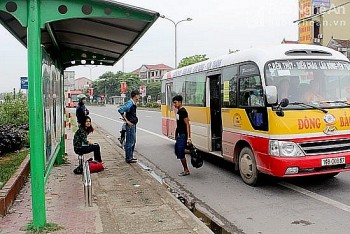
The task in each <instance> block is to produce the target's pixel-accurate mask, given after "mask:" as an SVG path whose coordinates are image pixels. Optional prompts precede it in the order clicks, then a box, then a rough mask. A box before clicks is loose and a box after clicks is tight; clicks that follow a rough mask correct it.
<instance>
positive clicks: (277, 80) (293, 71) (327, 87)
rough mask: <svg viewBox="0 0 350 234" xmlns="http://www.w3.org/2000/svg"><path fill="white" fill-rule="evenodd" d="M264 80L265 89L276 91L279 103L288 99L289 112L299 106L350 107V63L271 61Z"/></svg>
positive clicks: (331, 61)
mask: <svg viewBox="0 0 350 234" xmlns="http://www.w3.org/2000/svg"><path fill="white" fill-rule="evenodd" d="M265 80H266V85H273V86H276V87H277V91H278V101H280V100H281V99H283V98H288V100H289V103H290V105H289V106H288V107H289V108H294V107H295V105H299V104H300V103H305V104H311V105H315V106H322V107H332V106H337V107H340V106H349V104H350V63H349V62H347V61H334V60H301V59H300V60H298V59H296V60H276V61H270V62H268V63H266V66H265ZM293 106H294V107H293Z"/></svg>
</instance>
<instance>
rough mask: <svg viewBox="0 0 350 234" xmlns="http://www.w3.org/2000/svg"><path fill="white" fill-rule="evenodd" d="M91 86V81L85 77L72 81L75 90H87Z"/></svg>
mask: <svg viewBox="0 0 350 234" xmlns="http://www.w3.org/2000/svg"><path fill="white" fill-rule="evenodd" d="M91 85H92V80H91V79H89V78H86V77H80V78H77V79H75V80H74V87H75V89H76V90H87V89H88V88H89V87H90V86H91Z"/></svg>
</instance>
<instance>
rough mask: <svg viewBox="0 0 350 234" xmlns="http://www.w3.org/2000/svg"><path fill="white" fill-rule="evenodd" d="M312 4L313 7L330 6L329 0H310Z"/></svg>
mask: <svg viewBox="0 0 350 234" xmlns="http://www.w3.org/2000/svg"><path fill="white" fill-rule="evenodd" d="M312 5H313V6H314V7H324V8H330V7H331V0H312Z"/></svg>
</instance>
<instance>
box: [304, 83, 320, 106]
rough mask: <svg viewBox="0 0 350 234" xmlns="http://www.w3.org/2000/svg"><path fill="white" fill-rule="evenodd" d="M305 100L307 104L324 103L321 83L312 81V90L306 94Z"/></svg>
mask: <svg viewBox="0 0 350 234" xmlns="http://www.w3.org/2000/svg"><path fill="white" fill-rule="evenodd" d="M303 98H304V100H305V101H306V102H320V101H324V98H323V97H322V96H321V95H320V83H319V82H317V81H316V80H311V81H310V90H309V91H308V92H305V94H304V96H303Z"/></svg>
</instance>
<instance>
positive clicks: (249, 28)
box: [0, 0, 298, 93]
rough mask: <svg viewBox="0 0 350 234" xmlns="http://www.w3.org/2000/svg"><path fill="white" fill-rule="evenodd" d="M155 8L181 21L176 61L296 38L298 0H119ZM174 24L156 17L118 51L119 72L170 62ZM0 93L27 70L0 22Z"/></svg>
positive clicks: (86, 72)
mask: <svg viewBox="0 0 350 234" xmlns="http://www.w3.org/2000/svg"><path fill="white" fill-rule="evenodd" d="M119 2H123V3H127V4H129V5H134V6H138V7H142V8H145V9H149V10H153V11H157V12H159V13H160V14H161V15H165V16H166V17H168V18H170V19H172V20H174V21H175V22H177V21H179V20H183V19H186V18H188V17H190V18H192V19H193V20H192V21H189V22H187V21H185V22H181V23H180V24H179V25H178V26H177V32H178V39H177V45H178V56H177V58H178V62H179V61H180V60H181V59H182V58H184V57H187V56H192V55H195V54H206V55H207V57H208V58H214V57H216V56H221V55H223V54H227V53H228V52H229V50H230V49H231V50H237V49H238V50H243V49H246V48H250V47H259V46H266V45H273V44H279V43H281V41H282V40H283V38H286V39H287V40H297V39H298V27H297V24H296V23H293V21H294V20H296V19H297V18H298V0H262V1H257V0H235V1H232V0H220V1H218V0H192V1H190V0H152V1H139V0H124V1H119ZM174 31H175V30H174V25H173V24H172V23H171V22H170V21H168V20H165V19H162V18H159V19H158V20H157V21H156V22H155V23H154V24H153V26H152V27H151V28H150V29H149V30H148V31H147V32H146V34H145V35H144V36H143V37H142V38H141V39H140V40H139V41H138V43H137V44H136V45H135V46H134V48H133V51H130V52H129V53H127V54H126V55H125V56H124V70H125V72H130V71H133V70H135V69H137V68H139V67H140V66H141V65H142V64H152V65H153V64H159V63H164V64H166V65H168V66H171V67H174V63H175V59H174V57H175V55H174V45H175V44H174V43H175V42H174ZM0 54H1V57H2V59H1V63H0V68H1V70H0V93H1V92H8V91H12V90H13V88H16V90H18V89H19V88H20V77H21V76H27V52H26V48H24V47H23V46H22V45H21V44H20V43H19V42H18V41H17V40H16V39H14V38H13V37H12V36H11V34H10V33H8V32H7V30H6V29H5V28H3V27H2V26H1V25H0ZM68 70H74V71H76V78H79V77H82V76H85V77H88V78H89V77H90V71H91V76H92V77H91V78H92V79H93V80H94V79H96V78H98V77H99V76H100V75H102V74H103V73H104V72H106V71H112V72H117V71H121V70H122V61H119V62H118V63H117V64H116V65H115V66H113V67H107V66H105V67H102V66H98V67H91V68H88V67H81V66H80V67H72V68H69V69H68Z"/></svg>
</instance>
